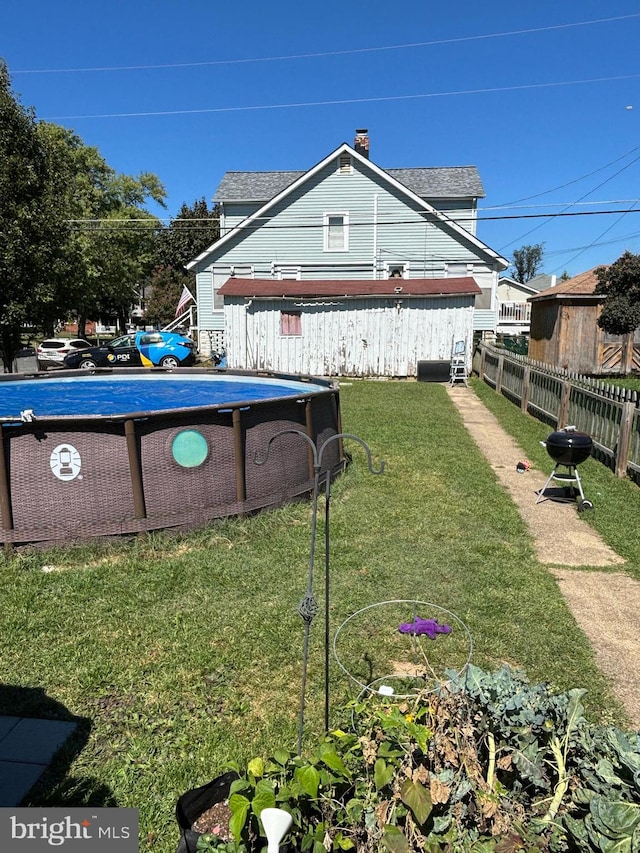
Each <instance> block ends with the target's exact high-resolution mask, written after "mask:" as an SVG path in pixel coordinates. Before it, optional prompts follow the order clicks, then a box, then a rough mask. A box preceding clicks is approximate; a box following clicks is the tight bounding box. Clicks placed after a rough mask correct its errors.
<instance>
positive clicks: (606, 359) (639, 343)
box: [529, 267, 640, 375]
mask: <svg viewBox="0 0 640 853" xmlns="http://www.w3.org/2000/svg"><path fill="white" fill-rule="evenodd" d="M595 270H596V267H593V269H590V270H587V271H586V272H583V273H580V275H577V276H574V277H573V278H570V279H568V280H567V281H563V282H561V283H560V284H557V285H556V286H555V287H553V288H549V289H548V290H545V291H543V292H542V293H540V294H538V295H537V296H532V297H530V299H529V302H530V303H531V331H530V335H529V358H532V359H534V360H536V361H540V362H542V363H543V364H549V365H551V366H552V367H555V368H562V369H564V370H569V371H571V372H572V373H582V374H587V375H594V374H595V375H598V374H603V373H605V374H606V373H625V372H627V364H628V365H629V366H630V369H631V370H634V371H637V370H640V331H638V330H636V333H635V340H634V339H633V338H630V339H629V341H628V346H627V347H626V350H625V347H624V346H623V341H622V337H621V336H620V335H610V334H608V333H606V332H604V331H603V330H602V329H601V328H600V326H598V322H597V321H598V317H599V316H600V313H601V311H602V305H603V303H604V300H605V298H606V297H605V296H603V295H600V294H597V293H596V292H595V289H596V285H597V284H598V279H597V278H596V275H595Z"/></svg>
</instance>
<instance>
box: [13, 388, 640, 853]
mask: <svg viewBox="0 0 640 853" xmlns="http://www.w3.org/2000/svg"><path fill="white" fill-rule="evenodd" d="M474 387H476V390H477V392H478V393H479V394H480V396H481V397H482V398H483V399H484V400H485V401H486V402H487V404H488V405H490V407H491V408H492V409H493V410H494V411H495V412H496V413H497V414H498V416H499V417H500V419H501V420H503V422H504V424H505V426H506V428H507V429H508V430H509V431H510V432H512V434H513V435H514V436H515V437H516V439H517V440H518V441H520V442H521V444H522V446H523V447H526V448H527V452H528V453H530V457H531V458H532V461H535V462H536V464H539V465H540V467H542V468H544V467H545V466H546V467H548V460H546V459H545V457H546V453H545V452H544V450H543V449H542V448H540V447H539V445H537V444H536V442H537V440H538V439H539V438H542V437H544V436H545V435H546V434H547V432H548V429H547V428H545V427H544V426H543V425H541V424H538V423H537V422H535V421H533V420H532V419H530V418H525V417H524V416H522V415H521V414H520V413H519V412H518V410H517V409H516V407H514V406H511V405H510V404H509V403H507V402H506V401H504V400H501V399H500V398H498V397H496V395H495V394H493V392H490V391H489V389H486V388H484V387H483V386H478V385H477V384H476V386H474ZM491 395H493V397H491ZM341 402H342V410H343V428H344V430H345V432H350V433H355V434H356V435H358V436H359V437H360V438H362V439H363V440H365V441H366V442H367V443H368V444H369V446H370V447H371V450H372V453H373V455H374V461H375V462H376V463H377V462H378V461H379V460H380V458H384V460H385V463H386V469H385V472H384V473H383V474H382V475H380V476H375V475H373V474H371V473H370V472H369V471H368V469H367V465H366V458H365V455H364V452H363V451H362V449H361V448H360V446H359V445H358V444H357V443H351V444H350V445H348V449H349V450H350V451H351V452H352V454H353V464H352V465H351V466H350V467H349V469H348V471H347V472H346V474H345V475H344V476H342V477H341V478H339V479H338V480H337V481H336V482H335V484H334V486H333V489H332V501H331V629H332V633H333V632H335V631H336V629H337V628H338V627H339V626H340V625H342V624H343V623H344V621H345V620H346V619H347V618H348V617H349V616H351V615H352V614H353V613H354V612H356V611H358V610H360V609H361V608H364V607H367V606H368V605H371V604H375V603H378V602H382V601H386V600H397V599H405V598H407V599H417V600H421V601H427V602H433V603H434V604H436V605H439V606H440V607H444V608H446V609H448V610H450V611H452V612H453V613H455V614H456V616H457V617H459V618H460V619H461V620H462V621H463V622H464V623H465V624H466V625H467V626H468V628H469V631H470V632H471V635H472V637H473V644H474V656H473V660H474V662H475V663H476V664H477V665H479V666H482V667H484V668H487V669H494V668H496V667H498V666H499V665H501V664H502V663H503V662H505V661H506V662H508V663H510V664H512V665H514V666H518V667H522V668H523V669H524V670H525V671H526V672H527V674H528V675H529V677H530V678H531V679H532V680H546V681H549V682H551V683H552V684H553V685H554V686H555V687H557V688H558V689H562V690H563V689H568V688H570V687H585V688H587V690H588V696H587V701H588V710H589V714H590V716H591V717H592V718H593V719H600V720H602V721H605V722H610V721H620V722H623V721H624V716H623V713H622V710H621V708H620V705H619V704H618V703H617V702H616V701H615V700H614V699H613V697H612V695H611V693H610V691H609V687H608V684H607V682H606V681H605V679H604V677H603V676H602V674H601V673H600V671H599V670H598V668H597V667H596V665H595V661H594V656H593V653H592V651H591V648H590V646H589V644H588V643H587V641H586V639H585V637H584V635H583V634H582V633H581V632H580V631H579V630H578V628H577V626H576V624H575V622H574V620H573V618H572V616H571V614H570V613H569V611H568V609H567V607H566V606H565V604H564V601H563V599H562V597H561V595H560V593H559V591H558V586H557V584H556V582H555V581H554V579H553V578H552V576H551V574H550V573H549V572H548V570H547V569H546V568H545V567H544V566H542V565H541V564H540V563H538V562H537V560H536V559H535V555H534V552H533V548H532V542H531V540H530V537H529V534H528V531H527V529H526V527H525V524H524V522H523V521H522V519H521V518H520V516H519V514H518V512H517V511H516V509H515V507H514V505H513V503H512V501H511V500H510V499H509V498H508V496H507V494H506V492H505V490H504V489H503V488H502V487H501V486H500V485H499V484H498V482H497V481H496V478H495V476H494V474H493V472H492V470H491V468H490V467H489V465H488V463H487V462H486V461H485V460H484V458H483V457H482V456H481V455H480V453H479V451H478V449H477V448H476V446H475V444H474V442H473V441H472V439H471V438H470V436H469V434H468V433H467V431H466V429H465V428H464V426H463V424H462V423H461V421H460V419H459V416H458V415H457V412H456V410H455V409H454V407H453V406H452V404H451V402H450V400H449V398H448V395H447V393H446V390H445V389H444V388H443V387H442V386H441V385H437V384H430V383H410V382H365V381H354V382H351V383H345V384H344V387H343V389H342V391H341ZM538 457H540V458H538ZM584 468H585V471H584V480H585V483H588V492H589V497H591V498H592V500H593V502H594V504H595V509H594V511H593V518H592V520H591V519H590V522H589V523H593V524H594V526H596V527H598V529H601V530H602V532H603V535H604V536H605V538H607V539H608V540H609V541H615V544H616V549H617V550H618V551H619V552H620V553H624V555H625V556H628V558H629V559H630V560H631V561H632V562H633V564H634V565H635V566H638V565H640V560H638V559H636V557H638V556H640V555H638V554H637V551H638V549H640V544H638V543H637V542H635V541H634V537H633V531H634V526H629V527H626V526H625V525H626V524H627V523H628V520H629V519H630V518H631V517H633V518H634V519H637V517H638V510H639V508H640V493H639V492H638V490H637V487H635V486H631V485H630V484H628V483H625V482H623V481H618V480H616V479H615V478H614V477H613V476H612V475H610V474H609V472H607V471H606V469H604V468H602V467H601V466H599V467H597V463H591V462H587V463H585V466H584ZM634 489H635V491H634ZM601 493H602V494H601ZM604 495H606V500H605V499H604V497H603V496H604ZM612 503H613V507H612ZM309 535H310V505H309V503H307V502H301V503H298V504H295V505H292V506H288V507H285V508H282V509H280V510H277V511H274V512H269V513H264V514H261V515H258V516H255V517H253V518H250V519H232V520H227V521H223V522H220V523H216V524H212V525H210V526H209V527H207V528H205V529H202V530H200V531H196V532H193V533H189V534H185V535H181V536H175V535H174V536H170V535H166V534H161V533H159V534H152V535H150V536H148V537H146V538H140V539H134V540H129V541H117V542H112V543H109V544H101V545H92V546H87V547H76V548H68V549H56V550H52V551H48V552H41V551H23V552H21V553H17V554H15V555H13V556H11V557H5V558H4V562H3V565H2V583H3V606H2V608H0V659H1V660H2V665H3V666H2V682H3V684H4V685H6V686H5V687H4V688H2V687H0V713H5V714H6V713H11V714H25V715H29V714H31V715H34V716H37V715H43V716H47V715H59V716H65V713H66V714H67V715H68V714H71V715H74V716H76V717H77V718H80V719H81V721H82V725H81V726H80V730H79V734H78V737H77V739H76V741H75V742H74V743H72V744H70V745H69V747H68V749H67V751H66V752H65V753H64V754H63V755H62V756H61V757H60V759H59V760H58V762H57V763H56V764H55V765H54V766H53V768H52V770H51V772H50V773H49V774H48V776H47V777H46V778H45V780H44V783H43V784H42V785H40V786H39V787H38V788H36V789H35V791H34V793H33V795H32V797H31V799H30V801H29V802H28V803H25V804H34V805H35V804H41V805H42V804H47V805H63V804H64V805H77V804H82V803H87V804H89V803H90V804H93V805H96V806H97V805H119V806H128V807H134V808H138V809H139V810H140V826H141V839H140V849H141V851H151V850H153V851H157V853H170V851H171V853H173V851H174V850H175V847H176V844H177V837H178V833H177V825H176V824H175V821H174V817H173V815H174V809H175V801H176V799H177V797H178V796H179V795H180V794H182V793H183V792H184V791H185V790H187V789H188V788H191V787H194V786H196V785H200V784H203V783H204V782H206V781H209V780H210V779H211V778H213V777H214V776H216V775H217V774H219V773H220V772H222V770H223V769H224V768H225V766H226V765H227V764H228V762H230V761H244V760H246V759H248V758H250V757H251V756H252V755H254V754H268V753H270V752H271V751H273V750H274V749H275V748H277V747H281V746H284V747H286V748H291V749H294V748H295V744H296V739H297V713H298V702H299V692H300V673H301V650H302V622H301V620H300V617H299V616H298V615H297V608H298V604H299V602H300V599H301V598H302V596H303V594H304V592H305V589H306V583H307V566H308V554H309ZM321 541H322V530H321V529H320V542H321ZM321 562H322V560H321V559H319V560H318V565H317V566H316V585H315V593H316V597H317V598H318V600H319V601H320V602H322V600H323V586H322V580H323V577H322V575H323V571H322V566H321V565H320V564H321ZM44 566H46V567H48V569H49V570H48V571H43V570H42V569H43V567H44ZM629 571H630V573H632V571H634V570H632V569H630V570H629ZM636 576H637V575H636ZM370 615H371V621H370V625H368V626H367V624H366V623H365V628H367V627H368V630H366V631H365V632H364V633H365V635H366V639H367V642H368V643H369V644H370V646H369V647H368V648H366V649H359V648H358V644H359V643H360V644H361V643H362V627H363V626H362V624H361V625H360V630H359V631H356V632H351V634H350V636H349V637H348V638H347V640H345V642H346V646H345V650H346V652H347V657H348V659H349V661H356V663H357V662H358V661H359V662H360V663H361V662H362V659H363V654H364V652H366V653H368V654H370V655H372V656H373V657H375V655H376V654H377V653H380V654H382V653H383V650H382V639H381V637H382V635H383V634H384V631H385V628H387V627H389V622H388V620H389V617H388V616H385V617H381V616H379V614H378V610H377V609H376V610H374V612H372V613H371V614H370ZM392 616H393V618H395V617H396V614H395V612H394V613H393V614H392ZM408 616H411V614H408ZM322 621H323V618H322V613H321V614H320V615H319V617H318V618H317V620H316V621H314V623H313V625H312V629H311V643H310V661H309V681H308V692H307V714H306V729H305V739H310V738H312V737H314V736H315V735H317V734H319V733H321V732H322V716H323V665H322V661H323V627H322ZM344 634H345V636H346V634H347V631H346V629H345V631H344ZM358 656H359V657H358ZM355 665H356V664H354V666H355ZM357 692H358V688H357V687H356V686H354V685H353V684H351V683H350V682H349V681H348V679H346V678H345V677H344V675H343V674H342V673H341V672H340V671H339V670H338V667H336V666H335V665H334V666H332V668H331V706H332V715H331V716H332V720H331V722H332V724H337V723H338V722H341V720H340V718H339V712H338V710H337V709H338V708H339V706H340V705H341V704H342V703H343V702H344V701H346V700H347V699H348V698H350V697H353V696H354V695H356V693H357ZM53 703H55V705H54V704H53Z"/></svg>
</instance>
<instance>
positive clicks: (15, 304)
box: [0, 61, 166, 370]
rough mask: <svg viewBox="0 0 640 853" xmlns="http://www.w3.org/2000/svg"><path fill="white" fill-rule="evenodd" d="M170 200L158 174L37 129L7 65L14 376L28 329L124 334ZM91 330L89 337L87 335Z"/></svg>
mask: <svg viewBox="0 0 640 853" xmlns="http://www.w3.org/2000/svg"><path fill="white" fill-rule="evenodd" d="M165 196H166V193H165V190H164V187H163V186H162V184H161V183H160V181H159V179H158V178H157V177H156V176H155V175H153V174H151V173H148V172H143V173H141V174H140V175H139V176H138V177H137V178H134V177H131V176H128V175H120V174H117V173H116V172H115V171H114V170H113V169H111V168H110V167H109V166H108V165H107V163H106V162H105V161H104V160H103V158H102V157H101V156H100V154H99V153H98V151H97V149H95V148H91V147H88V146H86V145H84V143H83V142H82V140H81V139H80V137H78V136H76V135H75V134H74V133H73V132H72V131H69V130H67V129H65V128H62V127H59V126H58V125H54V124H50V123H47V122H37V121H36V119H35V114H34V111H33V110H32V109H29V110H27V109H25V108H24V107H22V106H21V105H20V104H19V102H18V100H17V99H16V97H15V96H14V94H13V92H12V90H11V84H10V79H9V74H8V71H7V67H6V65H5V64H4V63H3V62H1V61H0V350H1V354H2V359H3V362H4V365H5V370H10V369H11V365H12V363H13V359H14V356H15V353H16V351H17V349H19V347H20V342H21V333H22V330H23V328H24V327H25V326H31V327H34V328H36V329H38V330H39V331H42V332H45V333H50V332H52V331H53V327H54V324H55V322H56V321H57V320H59V319H61V318H66V317H67V316H69V315H70V314H75V315H76V316H78V317H79V321H80V324H81V325H82V324H83V322H84V318H85V317H86V316H94V317H95V318H96V319H97V318H98V317H99V316H100V315H101V314H102V313H110V314H111V315H114V314H115V315H116V316H117V317H118V320H119V324H120V326H121V328H124V326H125V324H126V319H127V315H128V312H129V309H130V307H131V305H132V304H133V303H134V302H135V301H137V297H136V288H137V287H140V286H141V285H142V284H143V282H144V279H145V277H146V276H147V275H148V274H149V272H150V270H151V269H152V268H153V266H154V254H155V246H156V234H157V232H158V231H159V229H160V222H159V220H157V219H156V218H155V217H152V216H151V214H149V213H148V212H147V211H146V210H145V209H144V204H145V203H146V201H147V200H148V199H149V198H152V199H154V200H155V201H156V202H158V203H159V204H161V205H164V199H165ZM82 333H83V330H82V331H81V334H82Z"/></svg>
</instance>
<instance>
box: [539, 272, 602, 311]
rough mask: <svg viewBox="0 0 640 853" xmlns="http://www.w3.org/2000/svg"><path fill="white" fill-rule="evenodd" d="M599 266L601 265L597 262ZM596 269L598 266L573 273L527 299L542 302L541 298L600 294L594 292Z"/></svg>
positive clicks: (596, 280)
mask: <svg viewBox="0 0 640 853" xmlns="http://www.w3.org/2000/svg"><path fill="white" fill-rule="evenodd" d="M599 266H603V265H602V264H599ZM605 266H606V265H605ZM597 269H598V267H592V268H591V269H590V270H586V271H585V272H581V273H579V274H578V275H574V277H573V278H569V279H567V280H566V281H561V282H560V284H556V285H555V286H554V287H548V288H547V289H546V290H543V291H542V293H539V294H538V295H537V296H530V297H529V299H528V300H527V301H528V302H542V300H543V299H561V298H562V297H564V298H565V299H568V298H570V297H576V296H578V297H579V296H582V297H584V296H594V295H598V296H600V294H596V293H595V290H596V285H597V284H598V279H597V277H596V272H595V271H596V270H597ZM601 298H602V299H604V295H601Z"/></svg>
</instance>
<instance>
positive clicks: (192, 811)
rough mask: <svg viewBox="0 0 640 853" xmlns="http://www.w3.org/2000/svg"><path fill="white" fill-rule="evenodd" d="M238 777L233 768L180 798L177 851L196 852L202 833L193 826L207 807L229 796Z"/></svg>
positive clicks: (177, 808)
mask: <svg viewBox="0 0 640 853" xmlns="http://www.w3.org/2000/svg"><path fill="white" fill-rule="evenodd" d="M238 778H239V777H238V774H237V773H236V772H235V771H233V770H231V771H230V772H229V773H223V774H222V776H218V777H216V778H215V779H214V780H213V781H212V782H208V783H207V784H206V785H201V786H200V787H199V788H192V789H191V790H190V791H187V792H186V794H183V795H182V796H181V797H180V798H179V800H178V802H177V803H176V820H177V821H178V826H179V827H180V841H179V843H178V848H177V850H176V853H196V848H197V846H198V838H200V836H201V835H202V833H201V832H195V831H194V830H193V829H191V827H192V826H193V824H194V823H195V822H196V821H197V820H198V818H199V817H200V815H201V814H203V813H204V812H206V811H207V809H210V808H211V806H214V805H215V804H216V803H221V802H222V801H223V800H226V799H227V798H228V797H229V789H230V788H231V783H232V782H233V781H234V780H235V779H238Z"/></svg>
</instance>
